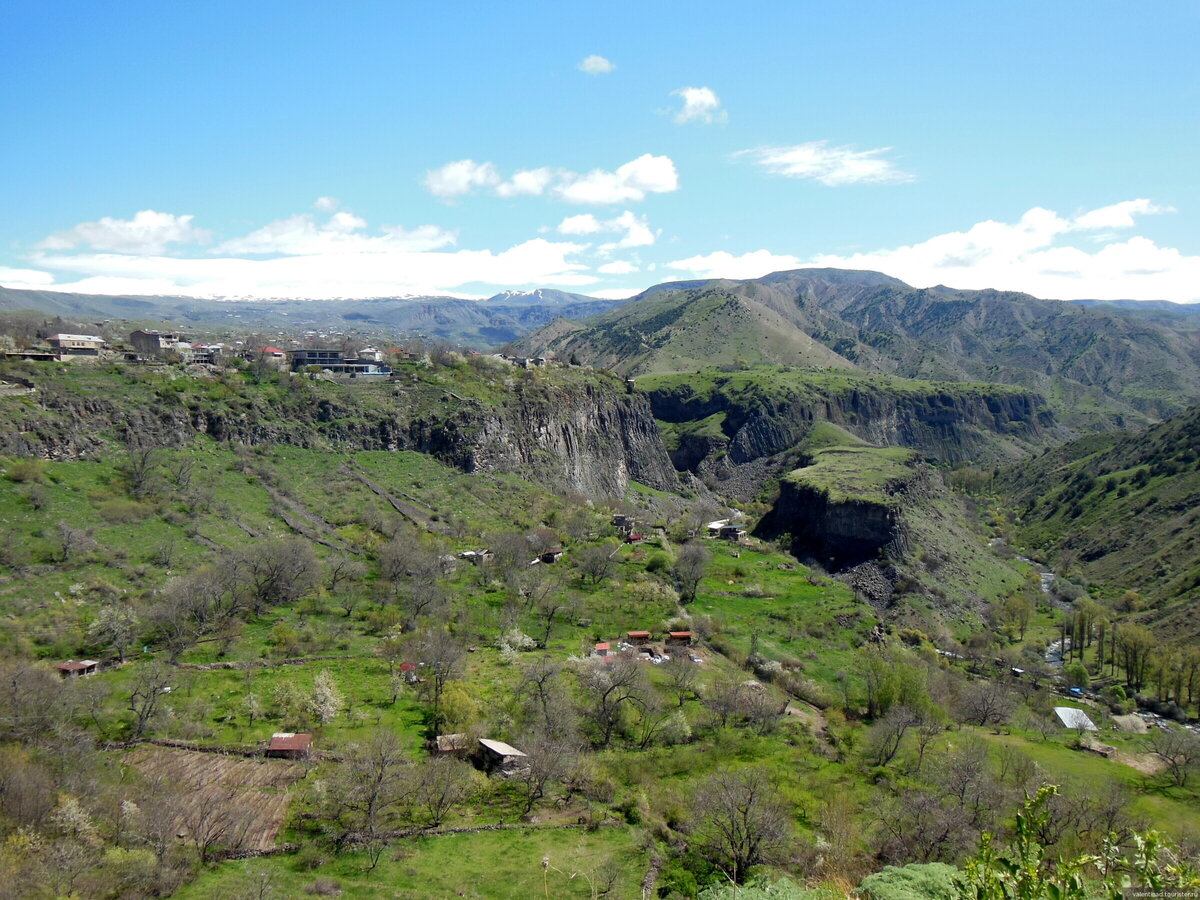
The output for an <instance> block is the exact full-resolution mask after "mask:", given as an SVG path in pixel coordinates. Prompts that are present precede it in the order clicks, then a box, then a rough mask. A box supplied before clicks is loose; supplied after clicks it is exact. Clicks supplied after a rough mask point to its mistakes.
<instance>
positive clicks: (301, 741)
mask: <svg viewBox="0 0 1200 900" xmlns="http://www.w3.org/2000/svg"><path fill="white" fill-rule="evenodd" d="M312 744H313V736H312V735H311V734H295V733H293V732H291V731H278V732H276V733H275V734H273V735H271V743H270V744H269V745H268V746H267V756H270V757H272V758H275V759H310V758H311V757H312Z"/></svg>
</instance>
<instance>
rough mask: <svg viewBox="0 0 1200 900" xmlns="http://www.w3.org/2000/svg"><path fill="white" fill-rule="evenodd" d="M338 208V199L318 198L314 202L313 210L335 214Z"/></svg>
mask: <svg viewBox="0 0 1200 900" xmlns="http://www.w3.org/2000/svg"><path fill="white" fill-rule="evenodd" d="M337 208H338V201H337V198H336V197H318V198H317V199H316V200H315V201H313V209H318V210H320V211H321V212H333V211H334V210H335V209H337Z"/></svg>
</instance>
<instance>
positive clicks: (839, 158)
mask: <svg viewBox="0 0 1200 900" xmlns="http://www.w3.org/2000/svg"><path fill="white" fill-rule="evenodd" d="M891 149H892V148H891V147H880V148H878V149H876V150H855V149H854V148H853V147H831V146H829V144H828V142H826V141H810V142H809V143H807V144H796V145H794V146H791V147H760V148H758V149H756V150H739V151H738V152H737V153H735V154H734V156H744V157H747V158H749V159H751V160H752V161H754V162H755V163H757V164H758V165H759V166H761V167H762V168H763V169H765V170H766V171H767V172H768V173H770V174H771V175H782V176H784V177H786V178H810V179H812V180H813V181H818V182H820V183H821V184H824V185H827V186H829V187H841V186H843V185H847V184H900V183H902V182H906V181H913V180H914V178H915V176H913V175H911V174H909V173H908V172H904V171H902V170H900V169H898V168H896V166H895V164H894V163H892V161H891V160H887V159H883V158H882V155H883V154H884V153H887V152H888V151H889V150H891Z"/></svg>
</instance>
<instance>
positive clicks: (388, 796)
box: [325, 730, 412, 869]
mask: <svg viewBox="0 0 1200 900" xmlns="http://www.w3.org/2000/svg"><path fill="white" fill-rule="evenodd" d="M408 765H409V763H408V761H407V759H406V754H405V752H404V747H403V746H402V745H401V743H400V739H399V738H398V737H397V736H396V734H395V733H394V732H391V731H386V730H380V731H376V732H374V733H372V734H371V735H370V736H369V737H367V739H366V740H364V741H361V742H359V743H356V744H352V745H351V746H350V748H349V750H348V751H347V753H346V757H345V759H344V760H343V761H342V764H341V765H340V766H338V767H337V769H335V770H334V772H333V774H332V775H331V776H330V778H329V780H328V783H327V787H326V791H325V804H326V806H325V813H326V815H327V816H328V817H329V818H331V819H332V820H333V821H334V822H336V823H337V824H338V825H339V826H341V828H342V831H341V834H340V835H339V836H338V838H337V842H338V844H339V846H341V845H345V844H346V843H348V842H350V841H351V840H352V839H355V838H357V839H359V840H362V841H364V842H365V846H366V850H367V855H368V858H369V859H370V861H371V866H370V867H371V868H372V869H374V868H375V866H376V865H377V864H378V863H379V857H380V855H381V854H382V853H383V848H384V846H385V843H386V842H385V840H384V831H385V824H386V817H387V815H388V814H389V813H390V812H391V811H393V810H394V809H395V808H396V807H397V806H399V805H400V804H401V803H402V802H404V801H405V800H406V798H407V797H408V795H409V791H410V789H411V787H412V783H411V781H410V780H409V779H408V778H407V769H408Z"/></svg>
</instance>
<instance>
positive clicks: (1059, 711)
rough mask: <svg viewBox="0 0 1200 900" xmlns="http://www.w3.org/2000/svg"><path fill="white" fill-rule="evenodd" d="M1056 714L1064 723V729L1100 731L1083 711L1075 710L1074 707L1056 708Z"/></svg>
mask: <svg viewBox="0 0 1200 900" xmlns="http://www.w3.org/2000/svg"><path fill="white" fill-rule="evenodd" d="M1054 714H1055V715H1056V716H1058V721H1060V722H1062V725H1063V728H1071V729H1074V730H1075V731H1099V730H1100V729H1099V728H1097V727H1096V723H1095V722H1093V721H1092V720H1091V719H1090V718H1088V714H1087V713H1085V712H1084V711H1083V710H1082V709H1075V707H1073V706H1056V707H1054Z"/></svg>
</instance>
